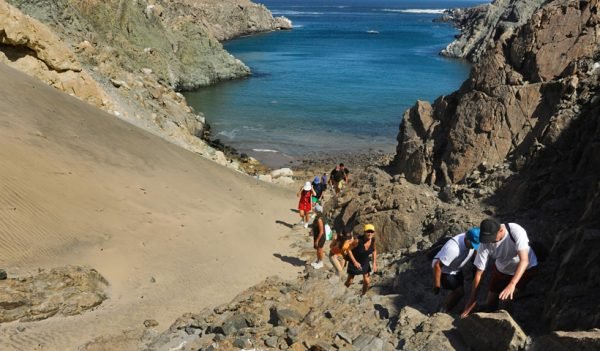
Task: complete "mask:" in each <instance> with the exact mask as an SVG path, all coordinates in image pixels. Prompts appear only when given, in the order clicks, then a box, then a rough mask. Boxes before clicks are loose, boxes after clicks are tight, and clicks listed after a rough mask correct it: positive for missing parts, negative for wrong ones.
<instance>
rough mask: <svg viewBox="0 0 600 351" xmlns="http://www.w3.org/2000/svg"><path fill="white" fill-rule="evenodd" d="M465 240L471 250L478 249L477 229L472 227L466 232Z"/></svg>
mask: <svg viewBox="0 0 600 351" xmlns="http://www.w3.org/2000/svg"><path fill="white" fill-rule="evenodd" d="M467 239H469V241H470V242H471V245H473V249H474V250H477V249H478V248H479V227H473V228H471V229H469V230H467Z"/></svg>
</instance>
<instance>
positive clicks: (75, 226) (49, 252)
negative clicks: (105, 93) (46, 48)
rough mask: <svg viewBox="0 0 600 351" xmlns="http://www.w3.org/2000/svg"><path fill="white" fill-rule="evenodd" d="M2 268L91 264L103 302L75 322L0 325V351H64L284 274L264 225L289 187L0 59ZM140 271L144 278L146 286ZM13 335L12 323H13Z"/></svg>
mask: <svg viewBox="0 0 600 351" xmlns="http://www.w3.org/2000/svg"><path fill="white" fill-rule="evenodd" d="M0 82H2V84H0V96H2V98H1V99H0V268H4V269H6V270H7V271H8V273H9V275H12V276H14V275H19V274H26V273H28V272H32V271H34V270H35V269H37V267H54V266H58V265H66V264H76V265H90V266H92V267H94V268H96V269H97V270H98V271H99V272H100V273H101V274H103V275H104V276H105V277H106V278H107V280H108V281H109V282H110V284H111V286H110V291H109V293H110V299H109V300H107V301H106V302H105V303H104V304H103V305H102V306H101V307H100V308H98V309H97V310H95V311H92V312H88V313H86V314H85V315H83V316H76V317H69V318H52V319H50V320H47V321H42V322H36V323H26V324H21V326H24V327H25V330H24V331H21V332H19V331H17V326H18V325H19V324H17V323H10V324H5V325H0V345H1V346H0V349H2V350H12V349H21V350H32V349H44V350H46V349H48V350H71V349H76V348H77V346H79V345H80V344H81V343H82V342H84V341H87V340H90V339H91V338H93V337H95V336H98V335H105V334H110V333H116V332H119V331H121V330H123V329H127V328H134V327H135V328H138V327H141V326H142V323H143V321H144V320H145V319H156V320H157V321H159V323H160V326H159V328H161V329H164V328H167V327H168V325H169V324H170V323H171V322H173V321H174V320H175V319H176V318H177V317H178V316H180V315H181V314H183V313H184V312H188V311H199V310H200V309H201V308H203V307H206V306H210V305H214V304H217V303H222V302H225V301H228V300H229V299H231V298H232V297H233V296H235V295H236V294H237V293H238V292H240V291H241V290H243V289H245V288H247V287H248V286H250V285H252V284H254V283H256V282H258V281H260V280H262V279H263V278H264V277H266V276H269V275H273V274H279V275H281V276H283V277H285V278H289V277H292V276H295V273H296V268H294V267H293V266H291V265H289V264H287V263H285V262H282V261H281V260H279V259H277V258H276V257H274V256H273V254H275V253H280V254H283V255H286V254H291V253H292V250H291V249H290V248H289V243H290V242H289V241H288V240H286V239H284V236H285V235H286V234H287V233H288V232H289V229H288V228H286V227H285V226H283V225H281V224H277V223H276V221H278V220H281V221H284V222H287V223H291V222H293V221H296V220H297V217H296V215H295V214H294V213H292V212H291V211H290V208H293V207H295V201H296V200H295V196H294V194H293V192H292V191H290V190H285V189H279V188H274V187H272V186H269V185H267V184H264V183H261V182H258V181H256V180H253V179H251V178H250V177H247V176H244V175H241V174H237V173H234V172H232V171H230V170H228V169H226V168H224V167H221V166H218V165H216V164H213V163H211V162H210V161H207V160H205V159H202V158H201V157H199V156H197V155H194V154H192V153H190V152H187V151H185V150H183V149H181V148H178V147H176V146H174V145H171V144H169V143H167V142H165V141H163V140H161V139H159V138H157V137H155V136H153V135H150V134H148V133H146V132H144V131H141V130H139V129H137V128H136V127H134V126H131V125H129V124H126V123H124V122H122V121H120V120H118V119H116V118H115V117H113V116H111V115H108V114H106V113H104V112H101V111H100V110H97V109H95V108H93V107H91V106H89V105H86V104H84V103H82V102H80V101H78V100H76V99H74V98H72V97H70V96H67V95H65V94H61V93H59V92H57V91H55V90H54V89H52V88H50V87H47V86H44V85H42V84H40V83H38V82H37V81H35V80H33V79H31V78H29V77H27V76H25V75H24V74H22V73H19V72H17V71H14V70H12V69H10V68H8V67H7V66H4V65H0ZM152 278H154V279H155V281H156V282H154V283H153V282H151V280H152ZM0 283H1V282H0ZM19 329H22V328H19Z"/></svg>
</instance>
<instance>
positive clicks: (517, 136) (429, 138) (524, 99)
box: [395, 1, 598, 185]
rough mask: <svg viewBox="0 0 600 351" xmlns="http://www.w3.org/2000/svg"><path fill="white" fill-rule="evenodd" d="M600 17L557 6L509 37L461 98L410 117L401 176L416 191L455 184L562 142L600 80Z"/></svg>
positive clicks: (403, 133) (486, 58) (422, 107)
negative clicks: (589, 84) (591, 84)
mask: <svg viewBox="0 0 600 351" xmlns="http://www.w3.org/2000/svg"><path fill="white" fill-rule="evenodd" d="M595 9H596V2H595V1H592V2H578V1H553V2H550V3H549V4H547V5H546V6H544V7H543V8H542V9H541V10H539V11H537V12H536V13H535V14H534V15H533V16H532V17H531V20H530V21H529V22H527V24H525V25H524V26H522V27H519V28H517V29H515V30H514V31H505V32H503V33H502V34H501V35H500V36H499V37H498V38H496V41H495V43H496V44H495V45H494V46H493V47H491V48H489V49H488V50H487V51H485V52H484V53H483V55H482V57H481V59H480V62H479V63H478V64H476V65H475V66H474V68H473V71H472V74H471V77H470V78H469V79H468V80H467V81H466V82H465V83H464V84H463V86H462V87H461V89H460V90H459V91H458V92H456V93H453V94H451V95H449V96H443V97H440V98H439V99H438V100H436V101H435V102H434V103H433V105H429V104H428V103H426V102H419V103H417V104H416V105H415V106H414V107H413V108H412V109H410V110H409V111H408V112H407V113H406V114H405V118H404V119H403V122H402V124H401V127H400V133H399V134H398V148H397V157H396V162H395V165H396V171H397V172H398V173H403V174H405V175H406V176H407V179H409V180H410V181H412V182H416V183H423V182H427V183H430V184H438V185H446V184H452V183H457V182H460V181H463V180H464V179H465V177H466V176H467V175H468V174H469V173H471V172H473V171H474V170H476V169H477V167H478V166H480V165H481V164H482V163H484V162H485V163H487V164H491V165H493V164H498V163H502V162H504V160H505V159H519V158H527V157H529V156H530V155H532V154H534V153H535V152H536V150H537V149H539V148H540V147H543V146H544V145H548V144H551V143H553V142H554V141H556V140H557V138H558V137H559V134H560V132H561V131H562V130H563V129H564V127H565V126H566V125H568V124H569V122H570V121H571V120H572V119H573V118H574V117H575V115H576V113H573V112H569V111H572V110H573V109H577V107H576V106H577V105H578V99H580V98H581V96H580V94H581V93H579V92H578V90H580V89H583V90H586V88H584V86H585V84H583V83H584V82H586V81H588V80H590V79H593V77H594V75H595V73H593V65H594V55H595V54H596V53H597V51H598V41H597V40H596V39H595V38H596V35H597V34H596V33H597V32H596V31H597V27H598V25H597V23H596V22H597V19H596V18H597V15H596V14H595ZM566 23H568V26H567V27H565V24H566ZM587 91H589V89H587ZM588 95H589V93H588Z"/></svg>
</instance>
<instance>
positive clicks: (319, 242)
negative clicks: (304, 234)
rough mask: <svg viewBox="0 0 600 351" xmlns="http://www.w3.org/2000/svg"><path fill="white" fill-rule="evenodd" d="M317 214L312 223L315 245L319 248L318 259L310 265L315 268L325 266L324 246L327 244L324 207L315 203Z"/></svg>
mask: <svg viewBox="0 0 600 351" xmlns="http://www.w3.org/2000/svg"><path fill="white" fill-rule="evenodd" d="M315 212H316V214H317V216H316V217H315V219H314V220H313V223H312V234H313V244H314V245H313V247H314V248H315V250H317V260H316V261H315V262H313V263H311V264H310V265H311V266H313V268H314V269H320V268H323V256H324V254H323V247H324V246H325V239H326V237H325V220H324V219H323V207H322V206H321V205H318V204H317V205H315Z"/></svg>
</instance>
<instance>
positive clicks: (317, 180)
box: [313, 176, 321, 184]
mask: <svg viewBox="0 0 600 351" xmlns="http://www.w3.org/2000/svg"><path fill="white" fill-rule="evenodd" d="M320 182H321V178H319V176H315V179H313V183H315V184H319V183H320Z"/></svg>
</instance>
